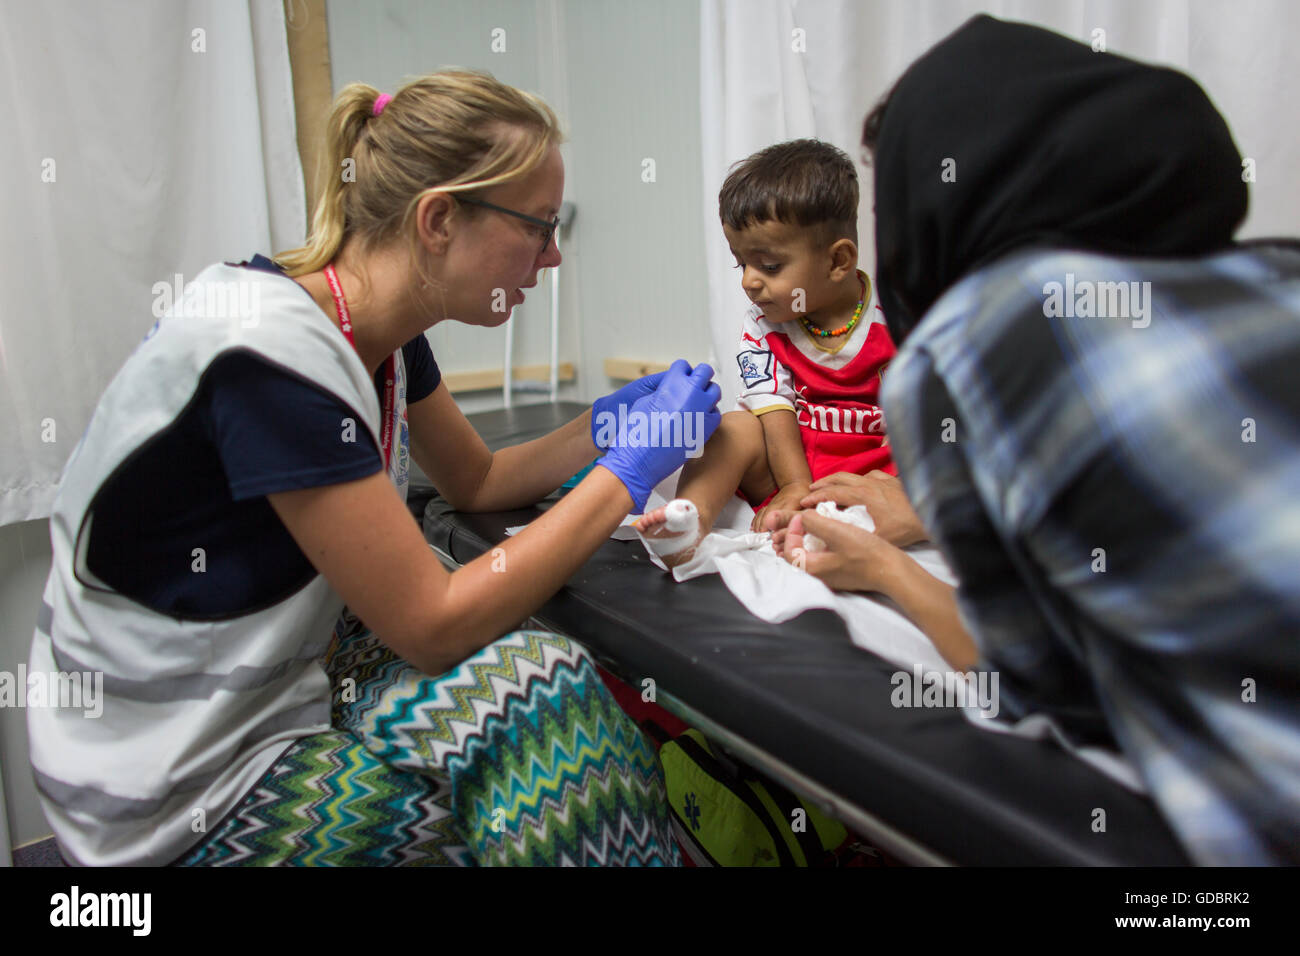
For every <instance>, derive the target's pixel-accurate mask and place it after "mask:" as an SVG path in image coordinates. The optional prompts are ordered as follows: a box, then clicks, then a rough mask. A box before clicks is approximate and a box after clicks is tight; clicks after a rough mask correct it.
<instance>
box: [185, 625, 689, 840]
mask: <svg viewBox="0 0 1300 956" xmlns="http://www.w3.org/2000/svg"><path fill="white" fill-rule="evenodd" d="M327 670H328V672H329V674H330V678H331V682H332V684H333V687H334V691H335V694H334V709H333V719H332V721H331V722H332V723H333V725H334V729H333V730H330V731H327V732H325V733H320V734H315V735H313V736H310V737H305V738H302V739H301V740H298V741H296V742H295V743H294V745H293V746H292V747H290V748H289V749H288V750H287V751H286V752H285V753H284V754H283V755H282V757H281V758H280V759H279V760H278V761H277V762H276V764H275V765H274V766H273V767H272V768H271V769H270V770H269V771H268V772H267V773H266V774H265V775H264V776H263V778H262V779H261V780H260V781H259V782H258V784H257V785H256V786H255V787H254V788H253V789H252V790H251V791H250V792H249V793H248V795H247V796H246V797H245V798H244V799H243V801H242V802H241V803H240V804H239V805H238V806H237V807H236V808H235V809H234V810H233V811H232V812H231V813H230V814H229V815H228V816H227V817H226V818H225V819H223V821H222V822H221V823H220V824H219V825H218V826H217V828H216V829H215V830H214V831H213V832H212V833H211V834H210V835H209V836H208V837H207V838H205V839H204V841H203V842H202V843H201V844H199V845H198V846H197V847H195V848H194V849H193V850H191V851H190V852H189V853H188V854H186V856H185V857H184V858H183V859H182V860H180V861H179V865H182V866H229V865H254V866H265V865H289V866H313V865H314V866H367V865H369V866H386V865H423V866H429V865H433V866H439V865H441V866H503V865H525V866H555V865H578V866H599V865H609V866H620V865H623V866H665V865H666V866H678V865H680V863H681V860H680V856H679V852H678V849H677V845H676V843H675V841H674V839H673V836H672V828H671V825H670V823H669V818H668V810H667V802H666V798H665V792H664V784H663V775H662V773H661V771H660V769H659V764H658V761H657V758H656V757H655V753H654V750H653V748H652V747H651V746H650V743H649V742H648V741H647V740H646V738H645V737H644V736H643V735H642V733H641V732H640V730H639V729H638V728H637V726H636V725H635V724H634V723H633V722H632V721H631V720H630V719H629V718H628V717H627V715H626V714H624V713H623V711H622V710H620V709H619V706H618V704H617V703H616V702H615V701H614V699H613V697H612V696H611V695H610V693H609V691H608V690H607V689H606V688H605V685H604V684H603V683H602V682H601V679H600V677H599V675H598V674H597V671H596V667H595V665H594V663H593V662H592V660H591V657H590V656H589V655H588V653H587V651H586V650H585V649H583V648H582V647H581V646H580V645H578V644H576V643H574V642H573V641H570V640H568V639H567V638H564V637H561V636H559V635H557V634H551V633H547V632H545V631H516V632H515V633H513V634H509V635H507V636H506V637H503V638H501V639H500V640H498V641H495V642H493V643H492V644H489V645H488V646H487V647H485V648H483V650H481V651H479V652H478V653H477V654H475V655H474V656H473V657H470V658H469V659H468V660H466V661H465V662H464V663H462V664H461V665H460V666H458V667H456V668H454V669H453V670H451V671H448V672H447V673H446V674H443V675H441V676H439V677H430V676H429V675H427V674H424V673H422V672H421V671H418V670H416V669H415V668H413V667H412V666H411V665H409V664H407V663H406V662H405V661H403V660H402V659H401V658H399V657H397V656H396V655H394V654H393V653H392V652H391V651H389V650H388V649H387V648H386V647H385V646H384V645H383V644H381V643H380V642H379V640H378V639H377V638H375V636H374V635H373V634H371V632H370V631H369V630H367V629H365V628H364V627H363V626H360V625H359V624H358V623H357V622H356V619H355V618H351V617H349V616H347V615H346V614H345V616H344V617H341V618H340V620H339V625H338V626H337V627H336V630H335V634H334V642H333V644H332V645H331V647H330V654H329V657H328V660H327Z"/></svg>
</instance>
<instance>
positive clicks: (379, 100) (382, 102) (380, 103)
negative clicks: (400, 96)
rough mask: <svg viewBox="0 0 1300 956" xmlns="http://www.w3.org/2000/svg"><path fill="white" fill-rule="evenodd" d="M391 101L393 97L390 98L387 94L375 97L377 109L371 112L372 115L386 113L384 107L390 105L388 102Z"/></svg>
mask: <svg viewBox="0 0 1300 956" xmlns="http://www.w3.org/2000/svg"><path fill="white" fill-rule="evenodd" d="M391 99H392V97H391V96H389V95H388V94H387V93H380V94H379V95H378V96H377V97H375V108H374V109H373V110H371V113H372V115H374V116H378V115H379V114H380V113H382V112H383V111H384V107H385V106H387V105H388V101H389V100H391Z"/></svg>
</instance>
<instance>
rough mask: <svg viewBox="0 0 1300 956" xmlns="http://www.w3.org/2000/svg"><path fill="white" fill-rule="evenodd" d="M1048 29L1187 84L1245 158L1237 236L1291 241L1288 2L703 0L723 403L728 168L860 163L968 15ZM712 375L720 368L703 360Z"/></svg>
mask: <svg viewBox="0 0 1300 956" xmlns="http://www.w3.org/2000/svg"><path fill="white" fill-rule="evenodd" d="M980 12H983V13H990V14H993V15H994V16H997V17H1001V18H1004V19H1010V20H1020V21H1024V22H1028V23H1034V24H1037V25H1039V26H1043V27H1047V28H1049V29H1052V30H1056V31H1057V32H1060V33H1063V34H1066V35H1068V36H1072V37H1075V38H1076V39H1079V40H1081V41H1084V42H1087V43H1089V44H1092V43H1093V42H1094V39H1096V38H1098V36H1099V35H1097V34H1095V33H1094V31H1096V30H1102V31H1104V34H1103V35H1101V36H1102V37H1103V38H1104V41H1105V48H1106V50H1107V51H1109V52H1114V53H1120V54H1122V55H1126V56H1132V57H1136V58H1138V59H1143V60H1147V61H1152V62H1160V63H1164V64H1167V65H1170V66H1174V67H1177V68H1178V69H1181V70H1184V71H1185V72H1187V73H1190V74H1191V76H1193V77H1194V78H1195V79H1196V80H1197V81H1198V82H1199V83H1200V84H1201V86H1202V87H1203V88H1204V89H1205V91H1206V92H1207V93H1208V94H1209V96H1210V98H1211V99H1212V100H1213V101H1214V102H1215V104H1216V105H1217V106H1218V108H1219V110H1220V112H1222V113H1223V114H1224V116H1225V117H1226V118H1227V120H1228V125H1229V127H1230V128H1231V129H1232V132H1233V135H1234V137H1235V139H1236V143H1237V147H1238V149H1240V150H1241V152H1242V155H1243V156H1245V157H1249V158H1251V159H1253V160H1255V164H1254V169H1255V175H1256V182H1255V183H1254V184H1253V185H1251V187H1250V190H1251V211H1250V215H1249V218H1248V219H1247V220H1246V224H1245V227H1244V228H1243V230H1242V232H1241V233H1240V235H1241V236H1242V237H1243V238H1245V237H1249V236H1265V235H1294V234H1296V233H1297V231H1300V230H1297V223H1298V222H1300V180H1298V179H1297V178H1296V177H1295V175H1294V172H1295V170H1296V169H1298V168H1300V124H1297V123H1296V122H1294V117H1295V106H1294V104H1295V103H1296V102H1297V101H1300V72H1297V71H1296V70H1295V69H1294V64H1293V63H1292V62H1291V60H1292V58H1293V57H1294V50H1293V48H1294V45H1295V40H1296V38H1297V37H1300V4H1297V3H1294V2H1291V0H1145V2H1142V3H1135V2H1130V0H1005V2H983V3H981V2H975V0H876V2H853V0H702V6H701V38H700V51H701V52H700V56H701V69H700V76H701V84H702V87H703V88H702V91H701V120H702V123H703V153H704V157H703V160H704V229H705V237H706V238H705V241H706V246H705V249H706V262H707V266H708V270H709V306H710V311H709V315H710V326H711V331H712V336H713V350H714V356H715V358H716V359H717V360H718V361H719V362H720V363H721V366H720V367H719V372H720V374H719V376H718V380H719V382H720V384H722V386H723V392H724V400H726V401H728V402H730V399H731V398H732V397H733V396H734V395H735V394H736V390H737V387H738V385H739V378H738V375H737V369H736V368H735V362H734V361H733V360H732V358H731V356H732V355H734V353H735V339H736V336H737V334H738V329H739V323H740V317H741V316H742V315H743V313H744V308H745V306H746V305H747V300H746V299H745V297H744V294H743V293H742V292H741V291H740V283H739V279H738V273H737V272H736V271H735V270H734V269H732V268H731V266H732V265H734V262H733V260H732V259H731V257H730V255H729V254H728V251H727V245H726V242H725V241H724V239H723V237H722V230H721V227H720V226H719V224H718V211H717V210H718V205H717V197H718V189H719V188H720V187H721V186H722V181H723V179H724V178H725V177H726V172H727V168H728V167H729V166H730V165H731V164H732V163H734V162H736V161H737V160H740V159H743V158H744V157H746V156H748V155H749V154H750V153H752V152H754V151H755V150H758V149H761V148H762V147H764V146H767V145H769V144H771V143H776V142H780V141H782V140H787V139H796V138H799V137H805V136H810V137H816V138H818V139H823V140H827V141H829V142H832V143H834V144H835V145H837V146H839V147H840V148H841V149H843V150H845V151H846V152H847V153H848V154H849V155H850V156H851V157H853V158H854V159H858V158H859V157H860V155H861V148H860V147H859V145H858V144H859V142H860V141H861V131H862V119H863V117H864V116H865V115H866V113H867V111H868V110H869V109H870V107H871V106H872V105H873V104H874V103H875V102H876V100H878V99H879V98H880V97H881V96H882V95H883V94H884V93H885V92H886V91H888V89H889V88H890V86H891V85H892V84H893V81H894V80H895V79H896V78H897V77H898V76H899V75H900V74H901V73H902V72H903V70H905V69H906V68H907V66H908V65H909V64H910V63H911V62H912V61H913V60H915V59H916V58H917V57H918V56H919V55H920V54H922V53H924V52H925V51H926V50H927V49H929V48H930V47H931V46H933V45H934V44H935V43H936V42H937V41H939V40H940V39H942V38H943V37H945V36H946V35H947V34H949V33H951V32H952V31H953V30H955V29H956V28H957V27H959V26H961V25H962V24H963V23H964V22H965V21H966V20H967V19H969V18H970V17H971V16H973V15H974V14H976V13H980ZM859 174H860V177H861V186H862V203H861V205H860V207H859V215H858V230H859V235H860V237H861V243H860V250H861V264H862V267H863V268H864V269H866V270H867V271H868V272H872V271H873V270H874V269H875V242H874V229H875V226H874V222H873V220H872V217H871V203H872V200H871V192H872V181H871V174H870V170H867V169H865V168H863V167H862V166H861V165H860V164H859ZM715 367H718V365H717V363H715Z"/></svg>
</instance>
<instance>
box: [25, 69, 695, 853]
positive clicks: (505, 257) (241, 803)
mask: <svg viewBox="0 0 1300 956" xmlns="http://www.w3.org/2000/svg"><path fill="white" fill-rule="evenodd" d="M328 137H329V138H328V144H327V150H326V156H325V159H324V162H325V164H326V167H327V170H328V175H327V176H326V177H325V182H326V183H327V184H328V185H327V187H326V189H325V191H324V195H323V196H322V197H321V200H320V203H319V205H318V207H317V209H316V211H315V215H314V219H313V223H312V230H311V235H310V238H309V241H308V243H307V245H306V246H304V247H303V248H301V249H295V250H293V251H291V252H287V253H284V254H282V255H280V256H278V257H276V260H275V261H274V262H272V261H271V260H268V259H265V258H263V257H260V256H259V257H256V258H255V259H254V260H253V261H252V262H246V263H241V264H239V265H233V264H225V265H218V266H213V267H211V268H209V269H207V270H205V271H204V272H203V273H202V274H201V275H200V276H199V277H198V279H197V280H195V282H194V283H193V287H192V288H191V289H189V290H187V292H186V295H185V301H184V302H183V303H178V304H177V306H175V307H174V308H173V309H172V311H171V312H170V313H169V314H168V315H167V316H165V317H164V318H163V319H162V320H160V321H159V323H157V324H156V325H155V327H154V329H153V330H152V331H151V332H150V334H149V335H148V336H146V339H145V341H144V342H143V343H142V344H141V345H140V346H139V347H138V348H137V350H136V352H135V353H134V354H133V355H132V356H131V357H130V358H129V359H128V360H127V362H126V364H125V365H124V367H123V368H122V370H121V371H120V372H119V373H118V375H117V377H116V378H115V379H114V380H113V382H112V383H111V384H110V385H109V387H108V389H107V391H106V392H105V394H104V396H103V398H102V399H101V402H100V404H99V406H98V408H97V409H96V412H95V415H94V417H93V419H92V421H91V424H90V426H89V428H88V430H87V432H86V435H85V437H84V438H83V439H82V442H81V443H80V445H79V446H78V448H77V449H76V450H75V451H74V453H73V455H72V457H71V459H70V460H69V462H68V465H67V467H66V470H65V474H64V478H63V483H62V486H61V491H60V494H59V497H58V500H57V502H56V504H55V509H54V514H53V516H52V518H51V538H52V544H53V551H54V557H53V567H52V569H51V572H50V577H49V580H48V582H47V584H46V589H45V595H44V601H43V607H42V612H41V617H40V620H39V622H38V627H37V631H36V634H35V638H34V642H33V647H32V665H31V666H32V668H33V669H34V670H35V669H39V670H45V671H51V672H52V671H66V672H74V671H75V672H85V673H92V674H96V673H98V674H102V675H103V689H102V697H103V709H102V715H101V716H100V717H99V718H98V719H91V718H89V717H87V716H85V715H84V714H83V713H82V712H81V711H74V710H71V709H66V708H65V709H58V708H49V709H43V710H34V711H32V712H31V714H30V721H29V733H30V738H31V752H32V762H33V767H34V772H35V776H36V781H37V785H38V787H39V789H40V792H41V794H42V800H43V804H44V807H45V810H46V813H47V815H48V817H49V819H50V822H51V824H52V825H53V827H54V830H55V834H56V836H57V837H58V840H59V843H60V845H61V847H62V849H63V852H64V853H65V855H66V856H68V857H69V858H70V859H71V860H74V861H75V862H78V863H83V864H92V865H96V864H139V863H148V864H164V863H170V862H178V863H183V864H187V865H206V864H232V863H233V864H241V863H247V864H267V863H285V864H321V865H355V864H397V863H455V864H469V865H473V864H479V865H495V864H502V863H527V864H561V863H577V864H610V863H614V864H675V863H676V862H677V861H678V856H677V851H676V848H675V846H674V844H673V841H672V837H671V831H670V828H669V826H668V822H667V815H666V813H665V807H664V805H663V789H662V780H661V777H660V775H659V772H658V769H657V765H656V763H655V758H654V755H653V752H652V751H651V750H650V748H649V746H648V745H647V743H646V741H645V740H644V739H643V738H642V737H641V735H640V734H639V732H638V731H637V729H636V727H635V726H634V725H633V724H631V722H630V721H629V720H628V719H627V717H626V716H625V715H624V714H623V713H622V712H621V711H620V710H619V709H618V707H617V705H616V704H615V703H614V702H613V700H612V699H611V698H610V696H609V694H608V693H607V691H606V690H605V689H604V687H603V686H602V685H601V682H600V679H599V677H598V676H597V674H596V671H595V668H594V666H593V664H592V662H591V660H590V658H589V657H588V655H587V653H586V652H585V651H584V650H583V649H582V648H581V647H579V646H578V645H576V644H574V643H572V642H571V641H568V640H566V639H565V638H563V637H560V636H558V635H554V634H548V633H543V632H536V631H514V632H513V633H507V632H510V631H511V629H512V628H513V627H515V626H516V625H517V623H518V622H519V621H521V620H524V619H525V618H527V617H528V615H529V614H530V613H531V612H532V611H534V610H535V609H536V608H537V607H538V606H539V605H540V604H541V603H542V602H543V601H544V600H545V599H546V598H547V597H548V596H549V595H550V594H552V593H553V592H554V591H555V590H556V589H557V588H558V587H559V586H560V585H561V584H562V583H563V582H564V581H565V579H566V578H568V576H569V575H570V574H572V573H573V572H574V571H575V570H576V569H577V568H578V567H579V566H580V565H581V564H582V563H583V561H585V560H586V558H587V557H588V556H589V555H590V554H591V553H592V552H594V550H595V549H596V548H597V547H598V546H599V545H600V543H601V542H603V541H604V540H605V539H606V538H607V537H608V535H609V534H610V532H611V531H612V530H613V529H614V528H615V527H616V526H617V525H618V524H619V522H620V521H621V520H622V518H623V517H624V516H625V515H626V514H627V513H628V512H629V511H632V510H640V508H641V507H642V506H643V505H644V502H645V497H646V495H647V494H648V492H649V489H650V488H651V487H653V485H654V484H656V483H657V482H658V481H660V480H661V479H662V478H664V477H666V476H667V475H668V474H670V473H671V472H672V471H674V470H675V469H676V468H677V467H679V466H680V465H681V464H682V462H683V460H684V457H685V449H684V448H665V447H643V446H636V445H632V444H630V443H629V442H624V441H620V440H619V439H618V437H617V436H609V435H604V434H597V433H596V432H595V431H593V428H592V420H591V413H590V412H588V413H587V414H585V415H583V416H581V417H580V418H578V419H576V420H574V421H573V422H570V423H569V424H568V425H565V426H564V427H562V428H560V429H558V430H557V431H555V432H554V433H552V434H550V435H548V436H546V437H544V438H541V439H538V440H536V441H533V442H530V443H528V444H526V445H522V446H519V447H515V448H509V449H505V450H503V451H498V452H496V453H491V452H489V451H488V449H487V448H486V446H485V445H484V443H483V441H482V440H481V439H480V438H479V437H478V435H477V434H475V432H474V429H473V428H472V427H471V426H470V424H469V423H468V422H467V421H466V420H465V418H464V416H463V415H462V414H461V413H460V411H459V410H458V409H457V407H456V404H455V403H454V402H453V400H452V398H451V396H450V394H449V393H448V391H447V387H446V385H445V384H443V383H442V382H441V379H440V375H439V372H438V369H437V365H436V363H435V362H434V360H433V356H432V355H431V354H430V352H429V347H428V344H427V341H426V340H425V338H424V335H423V333H424V332H425V331H426V330H427V329H428V328H430V327H431V326H432V325H434V324H435V323H437V322H439V321H444V320H448V319H454V320H456V321H460V322H464V323H466V324H470V325H482V326H496V325H500V324H501V323H502V322H504V321H505V320H506V318H507V317H508V315H509V308H512V307H513V306H514V305H517V304H518V303H519V302H521V301H522V300H523V297H524V295H525V293H524V290H525V289H527V288H530V287H531V286H533V285H535V284H536V282H537V277H538V274H539V272H540V270H541V269H543V268H546V267H550V266H555V265H558V264H559V262H560V254H559V251H558V249H557V247H556V245H555V243H554V240H553V233H554V228H555V215H556V211H557V210H558V207H559V205H560V202H561V198H562V193H563V186H564V169H563V164H562V162H561V160H560V155H559V151H558V149H557V143H558V141H559V139H560V136H559V131H558V127H557V124H556V120H555V117H554V115H553V114H552V112H551V110H550V109H549V108H548V107H547V106H546V105H545V104H544V103H542V102H541V101H540V100H538V99H536V98H535V97H533V96H530V95H528V94H525V93H522V92H520V91H518V90H515V89H513V88H511V87H508V86H505V85H503V84H501V83H499V82H497V81H496V80H494V79H493V78H492V77H490V76H488V75H486V74H481V73H472V72H462V71H449V72H443V73H438V74H433V75H430V76H426V77H423V78H420V79H418V80H415V81H413V82H411V83H409V84H408V85H406V86H404V87H403V88H402V89H401V90H399V91H398V92H397V93H396V94H395V95H394V96H392V97H389V96H381V95H380V94H379V93H378V91H377V90H375V89H373V88H371V87H369V86H365V85H362V84H353V85H350V86H348V87H346V88H345V89H344V90H343V91H342V92H341V93H340V95H339V97H338V99H337V100H336V102H335V105H334V109H333V113H332V116H331V119H330V127H329V133H328ZM213 290H226V291H227V292H228V294H226V295H224V296H217V295H213V294H211V293H212V292H213ZM503 303H504V307H503ZM711 376H712V370H711V369H709V368H708V367H707V366H699V367H698V368H696V369H694V370H691V369H690V367H689V366H688V365H687V364H686V363H685V362H678V363H675V364H674V366H673V368H672V369H670V370H669V371H668V372H666V373H663V374H662V375H659V376H655V377H653V378H650V379H645V380H642V381H640V382H636V383H633V384H632V385H629V386H627V387H625V388H624V389H622V390H620V391H619V392H617V393H615V394H614V395H612V396H607V397H606V398H603V399H601V400H599V401H598V402H597V411H613V412H617V410H618V408H617V407H618V406H619V405H626V406H629V407H630V410H633V411H641V412H645V413H647V414H653V413H668V414H674V415H694V416H698V419H697V420H698V421H701V422H703V423H704V426H705V429H706V433H707V432H711V430H712V429H713V428H714V427H716V425H717V421H718V418H719V416H718V413H717V410H716V402H717V399H718V388H717V386H716V385H712V384H710V381H709V380H710V378H711ZM706 437H707V434H706ZM598 441H599V442H600V444H601V445H607V446H609V447H599V446H598V444H597V442H598ZM602 451H603V452H604V455H603V457H601V459H600V467H596V468H594V469H592V471H591V472H590V474H589V475H588V476H587V477H586V478H585V479H584V480H583V481H582V482H581V483H580V484H579V485H578V486H577V487H576V488H574V489H573V490H572V491H571V492H570V493H569V494H568V495H567V496H565V498H564V499H563V500H562V501H560V502H559V503H558V504H556V505H555V507H553V508H551V509H550V510H549V511H547V512H546V513H545V515H543V516H542V517H541V518H539V519H538V520H537V521H536V522H534V523H533V525H532V526H531V527H529V528H528V529H527V530H525V531H524V532H522V533H521V534H519V535H518V536H516V537H515V538H513V539H511V540H510V541H508V542H506V543H505V544H504V545H503V546H502V549H500V550H499V551H497V552H495V553H494V554H491V555H485V556H484V557H483V558H481V559H479V560H477V561H474V562H472V563H470V564H468V565H466V566H465V567H464V568H462V569H460V570H458V571H456V572H455V573H448V572H447V571H445V570H444V569H443V568H442V567H441V566H440V565H439V564H438V562H437V560H436V559H435V558H434V556H433V554H432V553H431V552H430V550H429V548H428V546H427V545H426V544H425V542H424V540H423V538H422V536H421V534H420V530H419V528H418V527H417V526H416V524H415V523H414V522H413V521H412V520H411V517H410V515H409V513H408V512H407V511H406V509H405V507H404V504H403V499H404V496H405V486H406V475H407V469H408V463H409V457H408V456H410V455H413V456H414V457H415V459H416V460H417V462H418V463H419V464H420V466H421V468H422V469H423V470H424V471H425V472H426V473H427V474H428V475H429V476H430V478H431V479H432V480H433V482H434V484H435V486H436V487H437V488H438V489H439V490H440V492H441V493H442V494H443V495H444V496H445V497H446V498H447V499H448V501H450V502H451V504H452V505H454V506H455V507H457V508H460V509H462V510H480V511H490V510H501V509H507V508H512V507H519V506H522V505H525V504H528V503H531V502H533V501H536V500H538V499H540V498H541V497H543V496H545V495H546V494H548V493H549V492H550V491H552V490H553V489H555V488H556V487H558V486H559V485H560V484H562V483H563V482H564V481H565V480H566V479H567V478H569V477H570V476H571V475H573V474H574V473H576V472H577V471H579V470H580V469H581V468H582V467H583V466H584V465H586V464H587V463H588V462H590V461H591V459H592V458H593V457H595V456H596V455H598V454H600V453H601V452H602ZM345 604H346V607H347V609H348V610H347V611H346V612H345V611H344V606H345ZM361 622H364V624H363V623H361ZM503 634H505V635H506V636H505V637H502V636H501V635H503Z"/></svg>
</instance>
